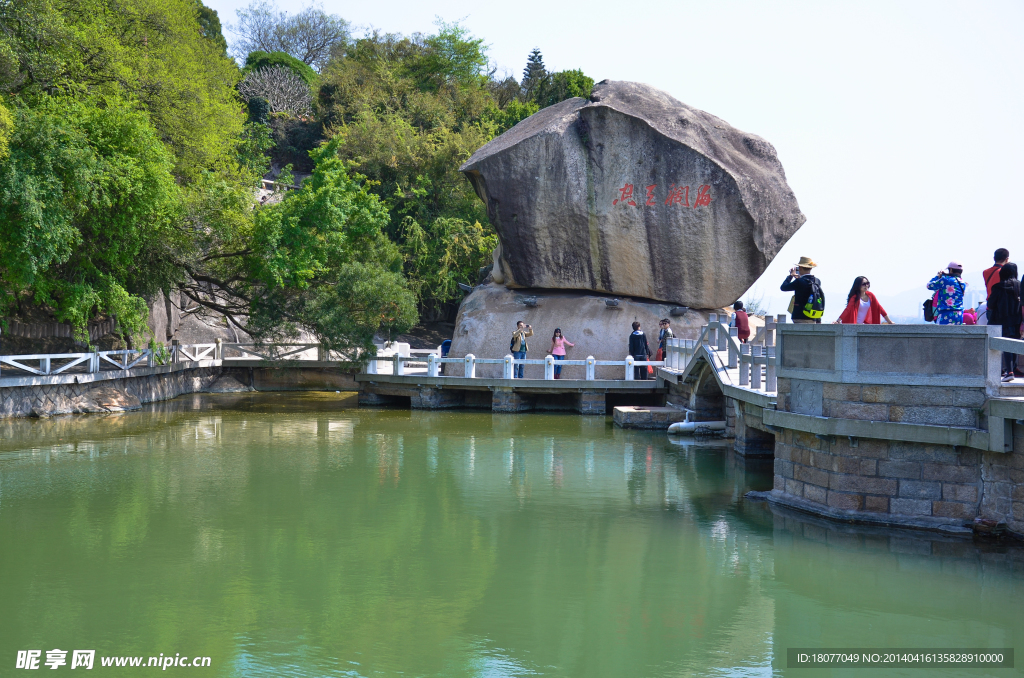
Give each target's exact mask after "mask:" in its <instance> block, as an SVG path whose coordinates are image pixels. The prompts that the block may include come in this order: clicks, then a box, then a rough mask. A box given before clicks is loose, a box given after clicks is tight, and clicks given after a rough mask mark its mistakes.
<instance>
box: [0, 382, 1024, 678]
mask: <svg viewBox="0 0 1024 678" xmlns="http://www.w3.org/2000/svg"><path fill="white" fill-rule="evenodd" d="M353 405H354V403H353V402H352V401H351V400H350V399H344V398H340V397H336V396H334V394H324V395H318V396H302V397H298V396H280V395H274V394H245V395H241V396H228V397H222V396H214V397H209V396H196V397H189V398H186V399H183V400H180V401H174V402H173V403H165V404H162V405H160V406H156V407H152V408H148V409H147V410H145V411H143V412H139V413H133V414H130V415H124V416H119V417H74V418H71V417H69V418H64V419H62V420H50V421H19V422H4V424H3V427H4V431H5V432H6V433H8V434H9V435H6V436H5V437H4V438H3V441H2V442H0V544H3V545H4V548H3V549H0V572H3V574H4V577H5V586H4V587H3V588H2V589H0V609H3V610H5V611H7V614H5V615H4V616H3V617H0V657H4V656H10V655H13V653H15V652H16V651H17V650H18V649H24V648H27V647H38V648H46V649H49V648H53V647H61V648H63V647H65V646H68V647H85V646H89V647H92V646H95V647H96V648H97V650H98V651H99V652H100V653H101V654H102V653H107V654H114V653H117V654H138V655H140V656H141V655H148V654H153V653H159V652H167V651H168V650H170V651H171V652H185V651H187V652H189V653H191V654H204V655H209V656H211V657H213V658H214V667H213V668H212V669H211V673H212V674H216V675H238V676H279V675H289V676H292V675H297V676H303V675H309V676H313V675H317V676H340V675H352V676H355V675H358V676H371V675H396V674H399V673H401V674H411V675H438V676H440V675H444V676H470V675H473V676H476V675H485V674H486V675H494V676H506V675H508V676H512V675H516V676H519V675H528V674H537V675H558V676H661V675H666V676H667V675H766V674H767V673H769V672H771V671H772V670H773V669H772V666H773V664H774V667H775V669H774V670H775V672H776V673H778V674H780V675H781V674H785V673H786V671H785V669H784V657H785V648H786V647H790V646H821V647H825V646H836V645H840V646H855V645H860V646H871V645H874V646H879V645H883V646H901V645H902V646H922V645H923V646H942V645H948V646H964V645H978V646H1013V645H1021V643H1019V642H1018V641H1020V640H1022V638H1021V634H1022V629H1021V625H1020V624H1019V618H1020V616H1019V610H1020V609H1021V607H1020V606H1021V603H1022V602H1024V574H1022V571H1024V564H1022V563H1024V559H1022V558H1021V552H1020V550H1019V549H1011V548H1006V547H1004V546H985V545H982V546H978V545H975V544H972V543H971V542H963V541H957V540H949V539H944V538H939V537H935V536H933V535H932V536H929V535H924V534H914V533H911V534H903V533H892V532H885V531H879V530H874V531H872V530H863V529H855V528H851V527H849V526H836V525H834V524H831V523H825V522H820V521H814V520H810V519H808V518H807V517H805V516H800V515H797V514H788V513H784V512H780V511H773V510H771V509H770V508H769V507H768V506H767V505H765V504H764V503H752V502H749V501H746V500H744V499H743V495H744V493H745V492H746V491H747V490H749V489H767V488H769V487H770V486H771V463H770V462H768V463H765V462H753V463H751V462H745V461H743V460H742V459H740V458H738V457H736V456H734V455H732V454H731V453H730V452H729V451H728V449H727V448H725V447H722V446H715V445H714V444H706V443H705V444H698V445H694V444H676V443H675V442H672V441H670V440H669V439H668V438H667V437H666V436H664V435H662V434H658V433H649V432H637V431H623V430H620V429H616V428H613V427H611V426H610V425H609V423H608V422H607V421H606V420H605V419H603V418H593V417H588V418H582V417H576V416H563V415H492V414H490V413H466V412H409V411H388V410H377V411H374V410H357V409H355V408H354V407H353ZM780 657H781V658H782V659H781V660H780ZM200 675H201V674H200ZM800 675H813V673H810V674H806V673H801V674H800Z"/></svg>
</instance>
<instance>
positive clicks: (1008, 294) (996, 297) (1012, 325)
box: [988, 262, 1021, 381]
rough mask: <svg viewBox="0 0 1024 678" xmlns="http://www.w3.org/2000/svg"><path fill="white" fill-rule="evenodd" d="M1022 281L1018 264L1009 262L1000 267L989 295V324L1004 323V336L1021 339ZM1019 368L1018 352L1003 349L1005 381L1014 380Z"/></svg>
mask: <svg viewBox="0 0 1024 678" xmlns="http://www.w3.org/2000/svg"><path fill="white" fill-rule="evenodd" d="M1020 323H1021V309H1020V281H1019V280H1017V264H1011V263H1009V262H1007V263H1005V264H1003V266H1002V267H1001V268H1000V269H999V282H997V283H996V284H995V285H993V286H992V293H991V294H990V295H989V297H988V324H989V325H1002V326H1003V336H1004V337H1008V338H1010V339H1020ZM1016 370H1017V354H1016V353H1009V352H1007V351H1003V381H1013V377H1014V372H1015V371H1016Z"/></svg>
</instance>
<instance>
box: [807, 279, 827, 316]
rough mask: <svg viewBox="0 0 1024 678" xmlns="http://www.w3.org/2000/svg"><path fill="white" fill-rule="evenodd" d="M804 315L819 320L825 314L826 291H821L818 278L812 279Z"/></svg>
mask: <svg viewBox="0 0 1024 678" xmlns="http://www.w3.org/2000/svg"><path fill="white" fill-rule="evenodd" d="M803 312H804V317H805V318H810V319H811V320H819V319H821V316H823V315H825V293H824V292H822V291H821V285H819V284H818V279H817V278H813V279H812V280H811V293H810V294H809V295H808V296H807V303H806V304H804V307H803Z"/></svg>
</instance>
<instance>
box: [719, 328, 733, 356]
mask: <svg viewBox="0 0 1024 678" xmlns="http://www.w3.org/2000/svg"><path fill="white" fill-rule="evenodd" d="M733 329H735V328H733V327H726V326H724V323H723V327H722V328H721V329H719V331H718V350H719V351H725V350H726V349H728V348H729V336H730V335H731V334H732V330H733Z"/></svg>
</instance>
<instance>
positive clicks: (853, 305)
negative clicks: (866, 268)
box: [836, 275, 893, 325]
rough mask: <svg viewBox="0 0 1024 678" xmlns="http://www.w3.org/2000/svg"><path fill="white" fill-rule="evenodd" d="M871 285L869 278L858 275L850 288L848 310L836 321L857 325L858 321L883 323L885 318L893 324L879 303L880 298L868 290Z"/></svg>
mask: <svg viewBox="0 0 1024 678" xmlns="http://www.w3.org/2000/svg"><path fill="white" fill-rule="evenodd" d="M870 287H871V283H870V282H868V279H867V278H865V277H864V276H862V275H861V276H857V279H856V280H854V281H853V287H852V288H850V295H849V297H848V301H847V303H846V310H845V311H843V314H842V315H841V316H839V320H837V321H836V323H842V324H843V325H855V324H857V323H860V324H863V325H881V324H882V318H885V322H887V323H889V324H890V325H892V324H893V322H892V321H891V320H889V316H888V314H886V312H885V309H884V308H882V305H881V304H880V303H878V299H876V298H875V295H874V294H872V293H871V292H870V291H869V290H868V288H870Z"/></svg>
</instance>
